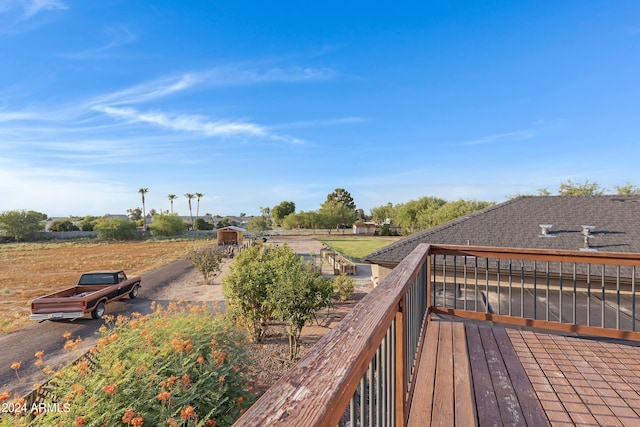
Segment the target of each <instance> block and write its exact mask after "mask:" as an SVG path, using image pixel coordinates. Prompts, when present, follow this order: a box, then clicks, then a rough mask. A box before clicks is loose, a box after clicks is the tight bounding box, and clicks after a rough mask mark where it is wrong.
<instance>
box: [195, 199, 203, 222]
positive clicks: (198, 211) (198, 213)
mask: <svg viewBox="0 0 640 427" xmlns="http://www.w3.org/2000/svg"><path fill="white" fill-rule="evenodd" d="M195 196H196V202H197V205H196V218H200V199H202V198H203V197H204V194H202V193H195Z"/></svg>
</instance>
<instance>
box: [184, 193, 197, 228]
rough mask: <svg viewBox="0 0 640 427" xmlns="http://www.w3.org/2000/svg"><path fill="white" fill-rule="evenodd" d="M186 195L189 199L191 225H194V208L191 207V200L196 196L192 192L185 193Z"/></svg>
mask: <svg viewBox="0 0 640 427" xmlns="http://www.w3.org/2000/svg"><path fill="white" fill-rule="evenodd" d="M184 197H186V198H187V199H188V200H189V216H190V217H191V227H193V210H192V209H191V200H193V198H194V197H196V196H195V195H194V194H191V193H185V194H184Z"/></svg>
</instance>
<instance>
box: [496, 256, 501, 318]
mask: <svg viewBox="0 0 640 427" xmlns="http://www.w3.org/2000/svg"><path fill="white" fill-rule="evenodd" d="M496 268H497V273H496V281H497V291H496V294H497V296H498V314H502V309H501V307H500V302H501V301H500V259H497V260H496Z"/></svg>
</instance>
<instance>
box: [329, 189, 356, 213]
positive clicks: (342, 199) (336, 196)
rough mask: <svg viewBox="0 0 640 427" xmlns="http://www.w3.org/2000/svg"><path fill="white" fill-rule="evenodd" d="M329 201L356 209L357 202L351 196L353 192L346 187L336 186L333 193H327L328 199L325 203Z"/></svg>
mask: <svg viewBox="0 0 640 427" xmlns="http://www.w3.org/2000/svg"><path fill="white" fill-rule="evenodd" d="M327 202H337V203H340V204H342V205H344V206H346V207H347V208H349V209H351V210H352V211H355V210H356V204H355V202H354V201H353V197H351V194H350V193H349V192H348V191H347V190H345V189H344V188H336V189H335V190H333V191H332V192H331V193H329V194H327V200H326V201H325V203H327Z"/></svg>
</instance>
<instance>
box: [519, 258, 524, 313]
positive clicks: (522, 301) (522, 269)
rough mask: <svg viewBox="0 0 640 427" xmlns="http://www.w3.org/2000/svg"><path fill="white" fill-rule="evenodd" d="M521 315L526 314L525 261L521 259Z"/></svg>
mask: <svg viewBox="0 0 640 427" xmlns="http://www.w3.org/2000/svg"><path fill="white" fill-rule="evenodd" d="M520 317H525V316H524V261H522V260H521V261H520Z"/></svg>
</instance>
